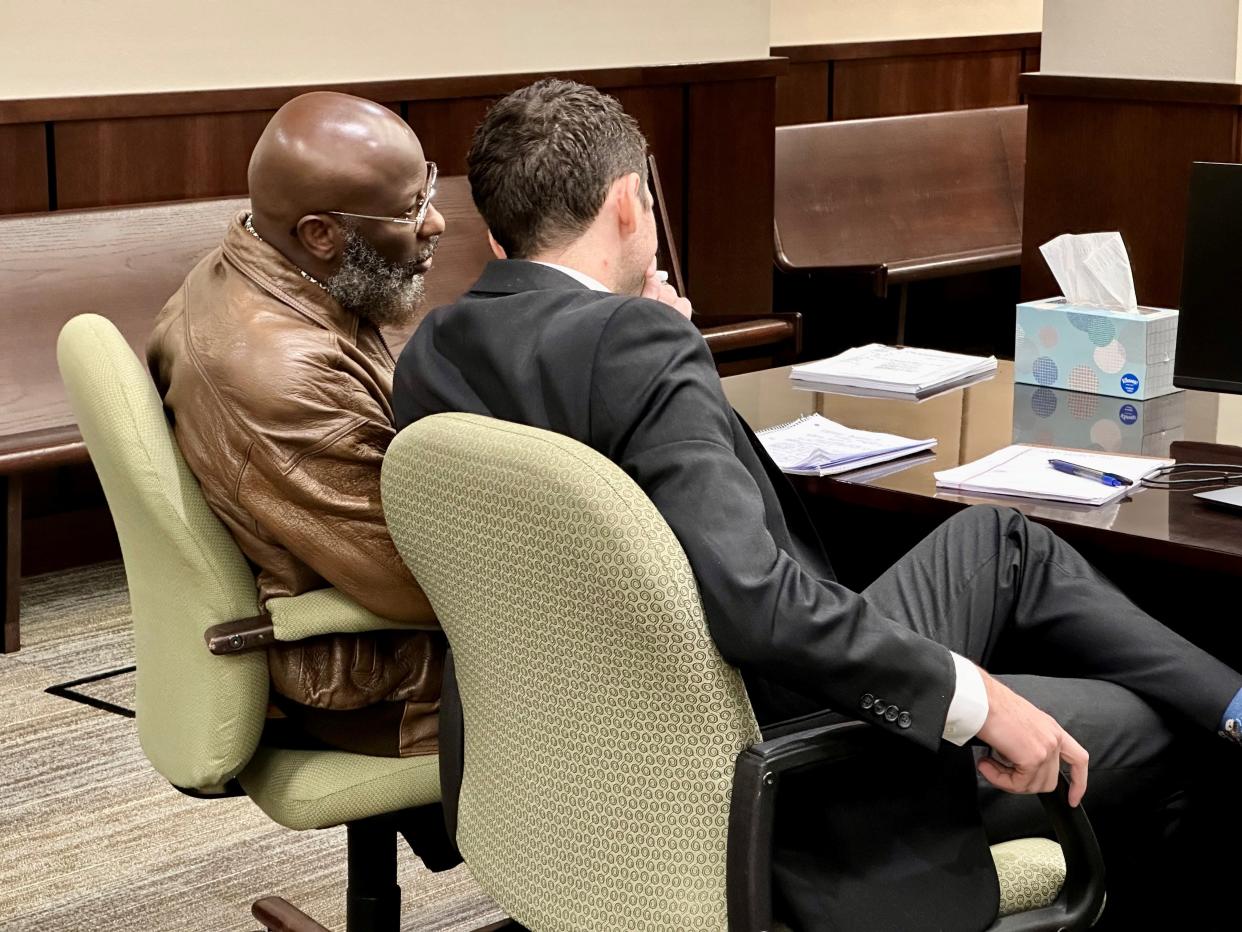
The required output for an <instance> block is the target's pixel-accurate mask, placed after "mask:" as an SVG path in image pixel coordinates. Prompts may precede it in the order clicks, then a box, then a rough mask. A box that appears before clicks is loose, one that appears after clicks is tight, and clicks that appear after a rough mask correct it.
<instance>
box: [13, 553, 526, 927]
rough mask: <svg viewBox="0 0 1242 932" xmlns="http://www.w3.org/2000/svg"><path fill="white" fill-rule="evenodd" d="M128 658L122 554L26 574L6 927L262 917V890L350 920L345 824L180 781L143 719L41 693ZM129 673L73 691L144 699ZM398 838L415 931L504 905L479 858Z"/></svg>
mask: <svg viewBox="0 0 1242 932" xmlns="http://www.w3.org/2000/svg"><path fill="white" fill-rule="evenodd" d="M132 663H133V645H132V641H131V638H130V632H129V604H128V599H127V596H126V590H125V576H124V573H123V571H122V569H121V566H120V564H102V565H100V566H94V567H87V568H85V569H80V570H73V571H69V572H65V573H52V574H48V575H46V576H40V577H33V578H29V579H27V580H25V581H24V584H23V591H22V649H21V650H20V651H18V652H17V653H15V654H9V655H3V656H0V794H2V796H0V799H2V805H0V929H3V930H6V932H8V930H12V932H18V930H30V932H35V930H38V932H79V930H80V932H112V930H118V932H119V930H125V932H142V930H185V932H213V930H222V932H223V930H228V932H234V930H253V929H257V928H258V923H257V922H256V921H255V920H254V919H253V918H251V916H250V903H251V902H252V901H253V900H255V899H257V898H259V897H260V896H264V895H267V894H270V893H276V894H279V895H281V896H284V897H285V898H286V899H288V900H290V901H292V902H293V903H295V904H296V905H298V906H299V907H300V908H301V909H303V910H305V911H306V912H307V913H308V914H310V915H311V916H313V917H315V918H316V919H317V920H318V921H319V922H321V923H323V924H324V925H326V926H327V927H328V928H330V929H333V930H338V932H343V930H344V928H345V918H344V915H345V830H344V829H343V828H333V829H325V830H323V831H314V832H293V831H289V830H288V829H284V828H281V827H280V826H278V825H275V824H274V823H272V822H271V821H269V820H268V819H267V818H266V817H265V816H264V815H263V813H261V812H260V811H259V810H258V808H257V807H255V806H254V805H253V804H251V803H250V802H249V800H246V799H244V798H237V799H221V800H195V799H191V798H188V797H186V796H183V795H182V794H180V793H178V792H177V791H176V790H174V789H173V788H172V787H171V786H169V785H168V784H167V783H166V782H165V781H164V780H163V779H162V778H161V777H160V776H159V775H158V774H156V773H155V771H153V770H152V769H151V767H150V766H149V765H148V764H147V762H146V760H145V759H144V758H143V756H142V751H141V750H140V749H139V747H138V740H137V736H136V732H135V728H134V720H133V719H131V718H124V717H122V716H120V715H117V714H114V713H112V712H109V711H105V710H102V709H98V708H94V707H92V706H89V705H85V704H82V703H80V702H75V701H72V700H70V699H67V698H62V697H60V696H55V695H49V694H48V693H46V692H45V690H46V689H47V688H48V687H49V686H53V685H56V684H62V683H65V682H68V681H71V680H76V679H80V678H83V677H88V676H92V675H94V674H97V673H104V672H107V671H110V670H116V669H119V668H122V667H126V666H130V665H132ZM133 683H134V679H133V675H132V674H123V675H120V676H115V677H110V678H108V679H104V680H100V681H98V682H94V683H90V684H86V685H83V686H80V687H77V688H76V689H75V692H78V693H82V694H85V695H89V696H93V697H95V698H97V699H99V700H102V701H104V702H109V703H112V704H114V705H117V706H121V707H125V708H132V706H133ZM401 848H402V850H401V853H400V856H399V858H398V863H399V878H398V880H399V883H400V884H401V888H402V893H403V905H404V909H403V913H402V917H403V925H402V928H403V930H406V932H410V930H419V932H441V930H443V932H449V930H453V932H457V930H460V932H466V930H470V929H475V928H478V927H480V926H483V925H486V924H488V923H491V922H495V921H497V920H499V919H501V918H503V914H502V913H501V912H500V911H499V910H498V908H497V907H496V906H495V904H494V903H493V902H492V901H491V900H489V899H488V897H487V896H486V895H485V894H484V893H483V892H482V891H481V890H480V889H479V887H478V885H477V884H475V882H474V880H473V879H472V878H471V877H470V873H469V871H468V869H467V868H465V867H458V868H456V869H455V870H452V871H447V872H445V873H441V874H432V873H430V872H428V871H426V870H424V869H423V867H422V865H421V864H420V863H419V862H418V861H417V859H415V858H414V857H413V855H411V854H410V852H409V849H408V848H406V847H405V845H404V843H402V844H401Z"/></svg>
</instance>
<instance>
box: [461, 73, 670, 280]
mask: <svg viewBox="0 0 1242 932" xmlns="http://www.w3.org/2000/svg"><path fill="white" fill-rule="evenodd" d="M646 153H647V141H646V139H645V138H643V134H642V131H641V130H640V129H639V128H638V123H637V122H635V120H634V118H633V117H632V116H630V115H629V114H628V113H626V112H625V110H624V109H622V107H621V103H620V101H618V100H617V99H616V98H615V97H612V96H610V95H608V94H605V93H602V92H601V91H598V90H596V89H595V88H593V87H588V86H587V85H585V84H577V83H575V82H573V81H560V80H557V79H555V78H545V79H543V80H542V81H537V82H536V83H534V84H531V85H530V86H529V87H524V88H522V89H521V90H518V91H514V92H513V93H512V94H510V95H509V96H508V97H505V98H504V99H503V100H500V101H499V102H497V103H496V105H495V106H493V107H492V108H491V110H489V111H488V113H487V116H486V117H484V119H483V122H482V123H480V124H479V126H478V128H477V129H476V130H475V131H474V140H473V142H472V144H471V146H470V154H469V155H468V156H467V159H466V163H467V166H468V169H469V176H470V188H471V192H472V194H473V196H474V203H475V206H477V207H478V209H479V213H481V214H482V215H483V219H484V220H486V221H487V226H488V228H489V229H490V230H491V233H492V236H493V237H494V238H495V240H496V242H498V243H499V244H500V245H501V246H502V247H503V248H504V250H505V253H506V254H507V255H508V256H509V257H510V258H512V259H521V258H525V257H527V256H531V255H534V254H536V253H538V252H540V251H541V250H545V249H549V248H552V247H556V246H560V245H564V244H566V243H569V242H572V241H573V240H575V239H577V238H578V237H579V236H581V235H582V233H583V232H585V231H586V229H587V227H589V226H590V225H591V223H592V221H594V220H595V217H596V215H597V214H599V211H600V208H601V207H603V205H604V199H605V197H606V195H607V193H608V188H609V187H610V186H611V185H612V183H613V182H614V181H616V180H617V179H618V178H620V177H622V176H623V175H627V174H629V173H630V172H637V173H638V174H639V176H640V177H642V178H643V180H644V185H643V196H644V198H645V197H646V196H647V194H646V190H647V189H646V184H645V182H646V178H647V161H646Z"/></svg>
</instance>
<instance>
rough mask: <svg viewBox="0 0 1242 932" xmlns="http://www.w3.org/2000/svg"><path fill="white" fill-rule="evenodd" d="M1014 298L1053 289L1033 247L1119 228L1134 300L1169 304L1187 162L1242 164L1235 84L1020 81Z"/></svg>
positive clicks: (1178, 268)
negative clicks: (1020, 191)
mask: <svg viewBox="0 0 1242 932" xmlns="http://www.w3.org/2000/svg"><path fill="white" fill-rule="evenodd" d="M1022 87H1023V91H1024V93H1025V94H1026V99H1027V105H1028V108H1029V109H1028V114H1027V163H1026V194H1025V208H1024V218H1023V230H1022V243H1023V248H1022V295H1023V297H1024V298H1028V299H1031V298H1044V297H1048V296H1049V295H1053V294H1058V293H1059V291H1060V289H1059V288H1058V286H1057V285H1056V283H1055V281H1054V280H1053V278H1052V274H1051V272H1049V271H1048V267H1047V264H1046V263H1045V262H1044V260H1043V257H1042V255H1041V254H1040V253H1039V245H1040V244H1041V243H1045V242H1047V241H1048V240H1050V239H1052V238H1053V237H1054V236H1058V235H1060V234H1062V233H1091V232H1099V231H1106V230H1119V231H1120V232H1121V235H1122V237H1123V239H1124V240H1125V243H1126V247H1127V249H1128V251H1129V253H1130V264H1131V266H1132V268H1133V270H1134V284H1135V289H1136V291H1137V294H1138V299H1139V302H1140V303H1142V304H1146V305H1154V306H1157V307H1177V306H1178V304H1179V302H1180V296H1181V278H1182V249H1183V243H1184V239H1185V235H1186V203H1187V192H1188V188H1189V183H1190V169H1191V164H1192V163H1193V162H1196V161H1213V162H1236V161H1240V160H1242V144H1240V142H1239V134H1240V132H1242V85H1237V84H1202V83H1194V84H1191V83H1185V82H1173V81H1127V80H1119V79H1112V78H1074V77H1058V76H1053V75H1027V76H1026V77H1024V78H1023V82H1022Z"/></svg>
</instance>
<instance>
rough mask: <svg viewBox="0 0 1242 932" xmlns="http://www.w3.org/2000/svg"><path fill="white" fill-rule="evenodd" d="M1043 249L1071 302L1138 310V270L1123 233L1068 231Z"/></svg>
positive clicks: (1041, 247) (1053, 272) (1078, 304)
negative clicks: (1136, 271) (1078, 233)
mask: <svg viewBox="0 0 1242 932" xmlns="http://www.w3.org/2000/svg"><path fill="white" fill-rule="evenodd" d="M1039 251H1040V252H1041V253H1043V255H1044V259H1045V260H1046V261H1047V263H1048V267H1049V268H1050V269H1052V274H1053V276H1054V277H1055V278H1056V280H1057V284H1058V285H1060V286H1061V293H1062V294H1063V295H1065V297H1066V298H1067V299H1068V300H1069V302H1070V304H1074V305H1077V306H1078V307H1104V308H1114V309H1117V310H1123V311H1133V310H1137V308H1138V298H1137V297H1136V296H1135V293H1134V273H1133V272H1132V271H1131V270H1130V257H1129V255H1127V253H1126V244H1125V243H1124V242H1122V239H1121V234H1120V233H1083V234H1081V235H1078V236H1075V235H1073V234H1070V233H1064V234H1062V235H1061V236H1058V237H1057V238H1056V239H1053V240H1049V241H1048V242H1046V243H1044V245H1042V246H1040V247H1039Z"/></svg>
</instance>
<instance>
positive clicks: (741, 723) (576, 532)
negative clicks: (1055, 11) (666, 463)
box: [381, 414, 1103, 932]
mask: <svg viewBox="0 0 1242 932" xmlns="http://www.w3.org/2000/svg"><path fill="white" fill-rule="evenodd" d="M381 485H382V495H383V500H384V508H385V515H386V519H387V521H388V525H389V529H390V530H391V532H392V535H393V539H394V540H395V541H396V543H397V547H398V549H399V550H400V551H401V553H402V556H403V557H404V558H405V560H406V562H407V563H408V564H409V566H410V568H411V569H412V570H413V571H414V574H415V576H416V577H417V578H418V580H419V582H420V583H421V584H422V586H423V588H424V590H425V591H426V592H427V594H428V596H429V597H430V598H431V602H432V604H433V605H434V606H435V608H436V612H437V614H438V616H439V618H440V621H441V624H442V625H443V627H444V630H445V631H446V633H447V634H448V638H449V643H450V645H451V647H452V653H451V656H452V659H453V669H452V670H450V671H448V672H446V690H445V694H444V697H443V699H442V709H443V711H442V715H441V770H442V779H443V783H444V791H445V808H446V811H447V813H448V816H449V826H450V830H451V832H452V833H453V834H454V837H455V839H456V841H457V844H458V846H459V848H460V850H461V852H462V855H463V857H464V858H465V860H466V863H467V864H469V865H470V868H471V870H472V872H473V874H474V876H475V878H476V879H477V880H478V881H479V883H480V884H482V886H483V888H484V890H486V891H487V892H488V893H489V894H490V895H491V896H492V897H494V898H495V899H496V900H497V901H498V902H499V903H500V905H501V907H502V908H504V909H505V910H507V911H508V913H509V915H511V916H512V917H514V919H515V920H516V921H517V922H520V923H522V924H523V925H524V926H525V927H528V928H529V929H532V930H535V932H605V930H615V932H699V930H713V932H719V930H725V929H728V930H729V932H757V930H765V929H771V928H772V927H773V926H772V910H771V882H770V878H771V839H772V817H773V807H774V803H775V798H776V794H777V793H778V792H779V789H780V785H781V778H782V774H783V773H785V772H787V771H789V770H791V769H793V768H796V767H801V766H805V765H808V764H813V763H815V764H824V763H825V762H831V761H833V760H837V759H841V758H843V757H846V756H849V755H854V754H858V753H866V752H867V750H868V748H874V747H876V746H877V745H876V742H877V741H884V740H887V741H890V742H891V741H892V740H893V739H892V738H891V737H890V736H887V735H883V734H881V733H880V732H878V731H877V730H875V729H873V728H871V727H870V726H868V725H866V724H864V723H860V722H850V721H845V720H842V721H839V722H837V723H835V724H828V725H822V726H821V727H818V728H813V729H811V730H808V731H803V732H798V733H796V734H791V735H788V736H786V737H781V738H777V739H773V740H769V741H763V740H762V739H761V737H760V734H759V729H758V726H757V725H756V723H755V718H754V714H753V713H752V711H751V707H750V703H749V701H748V699H747V695H746V691H745V689H744V687H743V684H742V679H741V676H740V675H739V673H738V672H737V670H735V669H733V668H732V667H730V666H729V665H728V664H726V663H725V662H724V661H723V660H722V659H721V657H720V655H719V653H718V652H717V651H716V648H715V646H714V644H713V642H712V640H711V638H710V636H709V635H708V632H707V628H706V625H705V622H704V619H703V613H702V609H701V608H700V605H699V597H698V591H697V588H696V585H695V581H694V577H693V575H692V574H691V570H690V567H689V565H688V564H687V562H686V558H685V555H684V553H683V552H682V550H681V547H680V545H679V544H678V542H677V539H676V538H675V537H674V535H673V533H672V531H671V530H670V529H669V527H668V525H667V524H666V523H665V522H664V520H663V518H661V516H660V514H659V513H658V512H657V511H656V509H655V508H654V506H652V504H651V502H650V501H649V500H648V499H647V498H646V497H645V496H644V495H643V494H642V492H641V491H640V490H639V488H638V487H637V486H636V485H635V484H634V483H633V482H632V481H631V480H630V479H629V478H628V477H627V476H626V475H625V474H624V473H623V472H622V471H621V470H620V469H619V468H618V467H617V466H615V465H614V464H613V463H611V462H609V461H608V460H606V459H605V458H604V457H602V456H600V455H599V454H597V453H595V452H594V451H592V450H591V449H589V448H587V447H585V446H583V445H582V444H580V443H577V442H576V441H573V440H570V439H568V438H566V437H563V436H560V435H558V434H553V433H549V432H547V431H542V430H537V429H534V428H529V427H523V426H519V425H515V424H510V423H506V422H503V421H497V420H492V419H489V418H483V417H478V416H474V415H466V414H442V415H437V416H434V417H429V418H426V419H424V420H422V421H420V422H419V423H417V424H415V425H413V426H411V427H409V428H407V429H406V430H404V431H402V433H401V434H400V435H398V437H397V438H396V440H395V441H394V442H393V444H392V446H391V447H390V448H389V451H388V454H387V456H386V458H385V461H384V467H383V474H382V480H381ZM450 689H451V690H452V692H450ZM458 702H460V704H459V705H458ZM454 709H460V716H461V722H460V723H458V722H454V721H452V717H453V715H454ZM459 725H460V726H462V727H459ZM825 779H826V780H827V779H830V775H826V777H825ZM1065 793H1066V787H1065V786H1064V785H1062V787H1061V789H1060V791H1059V792H1058V793H1052V794H1048V795H1047V796H1046V797H1044V803H1045V809H1046V810H1047V811H1048V812H1049V814H1050V816H1051V817H1052V822H1053V825H1054V829H1055V831H1056V834H1057V836H1058V838H1059V840H1060V841H1061V847H1060V848H1058V845H1057V843H1056V842H1053V841H1050V840H1047V839H1024V840H1020V841H1018V842H1010V843H1007V844H1006V845H1003V846H997V848H995V849H994V859H995V862H996V866H997V872H998V876H999V882H1000V888H1001V918H1000V919H998V921H997V922H996V923H995V925H994V926H993V928H994V929H996V930H1006V932H1013V930H1031V932H1033V930H1037V929H1038V930H1045V929H1046V930H1053V929H1078V928H1085V927H1086V926H1088V925H1089V924H1090V923H1091V922H1092V921H1093V920H1094V919H1095V918H1096V917H1097V916H1098V914H1099V911H1100V907H1101V904H1102V900H1103V885H1102V865H1101V861H1100V855H1099V850H1098V848H1097V847H1096V845H1095V839H1094V836H1093V834H1092V832H1091V829H1090V826H1089V825H1088V824H1087V822H1086V817H1085V816H1084V815H1083V813H1082V810H1081V809H1074V810H1071V809H1069V807H1068V803H1067V802H1066V796H1065ZM1062 849H1063V851H1064V854H1062Z"/></svg>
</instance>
